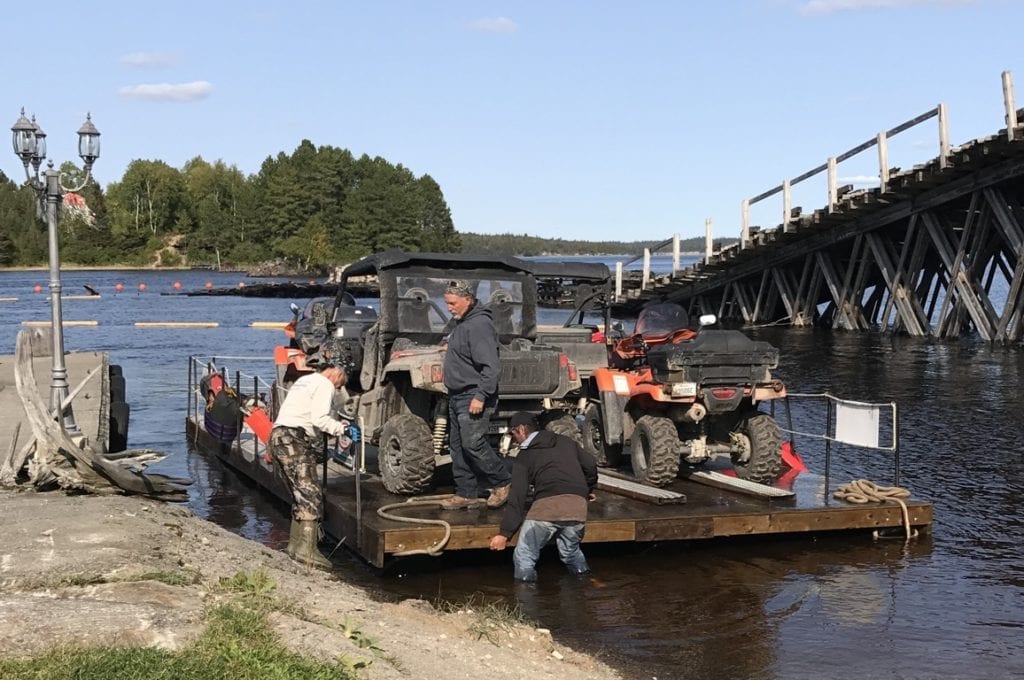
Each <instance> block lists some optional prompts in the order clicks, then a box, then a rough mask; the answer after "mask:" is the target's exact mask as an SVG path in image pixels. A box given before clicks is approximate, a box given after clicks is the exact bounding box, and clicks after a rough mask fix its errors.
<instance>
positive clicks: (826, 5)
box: [800, 0, 976, 15]
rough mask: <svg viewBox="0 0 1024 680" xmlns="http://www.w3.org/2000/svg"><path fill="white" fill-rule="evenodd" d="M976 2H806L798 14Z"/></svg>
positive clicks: (945, 0) (974, 0)
mask: <svg viewBox="0 0 1024 680" xmlns="http://www.w3.org/2000/svg"><path fill="white" fill-rule="evenodd" d="M974 2H976V0H807V2H804V3H803V4H802V5H800V13H801V14H808V15H819V14H835V13H836V12H856V11H858V10H862V9H895V8H898V7H911V6H915V5H916V6H942V7H951V6H953V5H969V4H973V3H974Z"/></svg>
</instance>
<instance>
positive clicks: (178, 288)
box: [174, 281, 181, 290]
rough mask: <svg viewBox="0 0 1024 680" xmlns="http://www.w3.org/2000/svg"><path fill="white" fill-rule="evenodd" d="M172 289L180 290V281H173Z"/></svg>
mask: <svg viewBox="0 0 1024 680" xmlns="http://www.w3.org/2000/svg"><path fill="white" fill-rule="evenodd" d="M174 290H181V281H175V282H174Z"/></svg>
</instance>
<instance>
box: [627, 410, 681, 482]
mask: <svg viewBox="0 0 1024 680" xmlns="http://www.w3.org/2000/svg"><path fill="white" fill-rule="evenodd" d="M629 449H630V456H631V458H632V461H633V476H634V477H636V478H637V481H640V482H644V483H646V484H650V485H652V486H667V485H669V484H671V483H672V482H673V481H675V478H676V476H677V475H678V474H679V433H678V432H677V431H676V426H675V424H674V423H673V422H672V421H671V420H669V419H668V418H666V417H664V416H643V417H641V418H640V420H638V421H636V428H635V429H634V430H633V438H632V439H631V440H630V443H629Z"/></svg>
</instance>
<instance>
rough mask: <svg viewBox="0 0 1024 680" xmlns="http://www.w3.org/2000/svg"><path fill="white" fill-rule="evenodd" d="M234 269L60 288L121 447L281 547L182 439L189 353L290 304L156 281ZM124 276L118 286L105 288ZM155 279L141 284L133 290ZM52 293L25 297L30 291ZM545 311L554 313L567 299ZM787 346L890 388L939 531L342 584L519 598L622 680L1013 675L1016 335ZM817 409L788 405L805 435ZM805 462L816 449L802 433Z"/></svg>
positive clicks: (856, 460) (807, 361)
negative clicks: (114, 409) (194, 293)
mask: <svg viewBox="0 0 1024 680" xmlns="http://www.w3.org/2000/svg"><path fill="white" fill-rule="evenodd" d="M242 278H243V277H241V276H240V275H237V274H210V273H206V272H168V273H153V272H148V271H147V272H66V273H65V274H64V276H63V280H64V286H65V291H64V292H65V293H66V294H73V293H79V292H84V290H83V288H82V286H83V285H84V284H89V285H92V286H95V287H96V288H98V289H99V290H100V291H101V292H102V293H103V296H102V298H101V299H99V300H67V301H65V303H64V315H65V318H66V319H97V320H99V321H100V325H99V326H97V327H92V328H82V327H79V328H75V327H72V328H68V329H67V330H66V345H67V349H68V350H69V351H73V350H92V349H97V350H107V351H109V352H110V355H111V361H112V362H113V363H119V364H121V365H122V366H123V367H124V372H125V375H126V377H127V380H128V401H129V402H130V403H131V406H132V413H131V431H130V445H131V446H133V447H151V448H156V449H161V450H164V451H166V452H168V453H170V454H171V455H170V457H169V458H168V460H167V461H165V462H164V463H162V464H161V469H163V470H166V471H168V472H172V473H177V474H180V473H187V474H188V475H189V476H191V477H192V478H193V479H194V480H195V484H194V485H193V487H192V488H191V491H190V501H189V505H190V506H191V507H192V508H193V509H194V510H195V511H196V512H197V513H198V514H200V515H202V516H205V517H208V518H210V519H213V520H215V521H217V522H219V523H220V524H222V525H224V526H226V527H228V528H230V529H231V530H233V531H237V532H239V533H241V534H243V535H245V536H248V537H251V538H254V539H257V540H260V541H263V542H265V543H267V544H269V545H272V546H275V547H280V546H281V545H283V543H284V542H285V541H286V540H287V536H286V530H287V527H286V524H285V523H286V519H285V515H284V512H283V510H282V508H281V507H280V506H279V505H278V504H276V503H273V502H270V501H268V500H267V499H266V498H265V497H264V496H263V495H262V494H260V493H259V492H258V491H256V490H254V489H251V488H249V487H247V486H246V485H245V484H243V483H241V482H240V481H239V480H238V479H237V478H236V477H235V476H234V475H233V474H231V473H229V472H226V471H224V470H222V469H220V468H218V467H216V466H211V465H210V464H209V463H208V461H206V460H205V459H203V458H202V457H200V456H198V455H194V454H192V453H190V452H189V450H188V446H187V442H186V441H185V436H184V426H183V422H184V419H185V414H186V396H185V392H186V366H187V357H188V355H189V354H197V355H204V356H209V355H211V354H212V355H218V356H224V355H247V356H248V355H266V356H269V354H270V352H271V351H272V349H273V347H274V345H275V344H277V343H278V342H279V340H280V338H281V337H282V336H281V334H280V331H276V330H257V329H251V328H249V327H248V324H249V322H251V321H253V320H284V319H286V318H288V315H289V312H288V302H289V301H288V300H262V299H247V298H233V297H217V298H201V297H199V298H197V297H192V298H189V297H171V296H162V295H160V294H159V293H161V292H171V291H172V290H173V288H172V284H173V282H174V281H180V282H181V283H182V284H183V287H184V288H185V289H198V288H201V287H202V286H203V284H204V283H205V282H206V281H211V282H213V283H214V285H217V286H233V285H236V284H237V283H238V281H239V280H242ZM117 282H121V283H123V284H124V286H125V290H126V291H127V292H124V293H121V294H114V292H113V291H114V284H115V283H117ZM142 282H145V283H146V284H147V290H146V291H145V292H144V293H139V292H137V287H138V284H139V283H142ZM37 283H38V284H41V285H43V288H44V292H43V293H42V294H33V293H32V287H33V286H34V285H35V284H37ZM46 283H47V275H46V273H45V272H27V273H26V272H18V273H14V272H9V273H0V297H12V296H16V297H18V298H19V300H18V301H17V302H0V346H2V347H5V348H7V349H6V350H3V351H4V352H8V353H12V352H13V347H14V337H15V334H16V333H17V331H18V329H19V328H20V325H19V324H20V322H21V321H22V320H24V319H38V320H46V319H48V318H49V305H48V302H47V297H48V294H47V291H46ZM545 315H546V316H547V315H550V316H549V317H548V318H545V319H544V321H545V322H554V321H556V320H557V319H558V318H560V314H559V313H557V312H545ZM145 320H189V321H211V320H215V321H219V322H220V323H221V327H220V328H216V329H182V330H178V329H140V328H135V327H133V326H132V324H133V323H134V322H135V321H145ZM751 334H752V335H754V336H756V337H757V338H759V339H763V340H768V341H770V342H772V343H773V344H775V345H777V346H778V347H780V348H781V349H782V361H781V366H780V370H779V371H778V374H779V376H780V377H782V378H783V379H784V380H785V381H786V382H787V384H788V385H789V387H790V389H791V390H792V391H796V392H820V391H824V390H829V391H831V392H833V393H834V394H837V395H840V396H843V397H847V398H851V399H859V400H864V401H882V402H887V401H890V400H895V401H896V402H897V403H898V404H899V406H900V409H901V411H900V414H901V419H902V438H901V443H902V450H901V454H902V462H903V483H904V485H905V486H908V487H910V488H911V489H912V490H913V491H914V492H915V495H918V496H922V497H925V498H928V499H931V500H933V501H934V503H935V518H936V519H935V526H934V534H933V536H932V537H931V538H928V539H925V540H918V541H915V542H912V543H911V544H909V545H908V546H905V545H904V544H903V542H902V541H882V542H878V543H875V542H873V541H872V540H871V539H870V538H869V537H861V536H855V537H830V538H825V539H807V538H799V539H780V538H775V539H768V540H765V539H757V540H743V541H739V542H696V543H692V544H684V545H680V544H657V545H640V546H629V547H627V548H625V549H621V548H616V549H614V550H613V549H611V548H609V547H607V546H595V547H591V548H590V549H589V550H588V555H589V557H590V561H591V566H592V567H593V569H594V573H595V577H596V578H595V581H594V582H592V583H578V582H576V581H573V580H569V579H566V578H565V577H563V576H562V574H561V568H560V565H559V564H558V562H557V559H555V558H553V556H549V558H548V559H546V560H545V561H544V562H543V563H542V565H541V581H540V584H539V585H538V586H537V587H536V588H535V589H517V588H516V587H514V586H513V584H512V582H511V565H510V564H509V555H508V554H507V553H506V554H503V555H490V554H485V555H480V556H473V557H467V556H457V557H453V558H445V559H444V561H417V562H405V563H399V564H397V565H395V566H393V567H392V568H390V569H389V570H388V571H387V572H386V573H383V574H378V573H375V572H374V571H373V570H371V569H369V568H367V567H365V566H363V565H362V564H361V563H360V562H359V561H357V560H355V559H354V558H349V559H348V560H347V561H346V563H345V564H343V565H342V567H341V572H340V573H341V575H342V578H346V579H349V580H352V581H355V582H358V583H361V584H363V585H366V586H368V587H370V588H371V589H373V590H374V591H375V592H377V593H379V594H380V595H381V596H382V597H395V596H402V597H410V596H415V597H421V598H424V599H428V600H436V599H438V598H442V599H453V600H460V599H464V598H466V597H468V596H470V595H472V594H474V593H481V594H483V596H485V597H487V598H493V599H500V600H506V601H508V602H518V603H520V604H521V606H522V607H523V609H524V610H525V612H526V614H527V615H528V616H529V617H530V618H532V619H534V620H536V621H539V622H540V623H541V624H542V625H544V626H546V627H548V628H551V629H552V631H553V633H554V634H555V636H556V637H557V638H558V639H559V640H561V641H563V642H566V643H568V644H572V645H574V646H577V647H580V648H583V649H586V650H588V651H591V652H593V653H596V654H598V655H600V656H602V657H604V658H606V659H607V660H608V661H609V662H611V663H612V664H614V665H616V666H617V667H619V668H621V669H622V671H623V673H624V675H625V676H626V677H637V678H651V677H657V678H661V679H665V678H695V679H703V678H709V679H710V678H714V679H715V680H722V679H723V678H821V677H854V676H856V677H865V678H939V677H942V678H1006V677H1024V557H1022V550H1021V541H1022V536H1024V531H1022V530H1024V515H1022V513H1021V510H1020V507H1019V505H1020V503H1021V502H1022V501H1024V453H1022V452H1024V447H1022V445H1021V441H1022V440H1024V419H1021V418H1020V413H1022V412H1024V397H1022V395H1021V390H1022V381H1021V375H1022V368H1024V352H1022V351H1021V348H1020V347H1013V348H1009V349H1005V348H997V349H992V348H989V347H987V346H985V345H983V344H980V343H972V342H971V341H961V342H956V343H941V344H939V343H930V342H925V341H917V340H911V339H906V338H895V339H893V338H886V337H880V336H877V335H872V334H847V333H828V332H821V331H812V330H788V329H781V328H765V329H759V330H756V331H751ZM819 416H820V414H819V412H818V410H817V408H816V407H815V408H812V407H810V406H809V405H800V406H799V407H798V408H797V409H796V413H795V418H796V421H797V425H798V427H797V429H813V423H814V422H815V420H816V419H818V418H819ZM798 446H799V447H800V449H801V451H802V453H803V454H804V456H805V458H806V459H807V460H808V463H809V464H810V466H811V467H812V469H817V470H820V469H821V468H822V466H823V457H822V452H821V449H820V447H818V446H815V445H813V443H811V442H809V441H807V442H799V441H798ZM835 453H836V456H835V458H834V459H833V478H834V479H835V480H837V481H840V482H842V481H846V480H848V479H852V478H855V477H869V478H871V479H875V480H877V481H879V482H881V483H888V481H889V476H888V475H889V470H890V462H891V458H890V457H889V454H881V453H877V452H870V451H869V452H865V451H863V450H856V449H840V450H837V451H836V452H835Z"/></svg>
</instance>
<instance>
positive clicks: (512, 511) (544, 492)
mask: <svg viewBox="0 0 1024 680" xmlns="http://www.w3.org/2000/svg"><path fill="white" fill-rule="evenodd" d="M509 424H510V427H511V433H512V438H513V439H514V440H515V442H516V443H517V444H519V455H518V456H517V457H516V459H515V462H514V463H513V464H512V488H511V490H510V491H509V495H508V505H506V506H505V513H504V515H503V516H502V518H501V527H500V530H499V533H498V534H497V535H496V536H494V537H492V538H491V550H504V549H505V547H506V546H507V545H508V540H509V539H510V538H511V537H512V534H514V533H515V532H516V529H519V541H518V543H516V548H515V552H514V553H513V555H512V562H513V564H514V566H515V573H514V576H515V579H516V580H517V581H536V580H537V571H536V565H537V559H538V558H539V557H540V551H541V549H542V548H543V547H544V546H545V545H547V544H548V543H549V542H550V541H551V539H552V538H554V539H555V541H556V542H557V544H558V555H559V557H561V559H562V562H563V563H565V566H566V568H567V569H569V571H571V572H572V573H574V574H577V575H579V574H585V573H587V572H588V571H590V567H589V566H587V559H586V558H585V557H584V556H583V551H582V550H580V541H582V540H583V531H584V526H585V522H586V520H587V502H588V501H593V500H594V499H595V496H594V488H595V487H596V486H597V464H596V462H595V461H594V457H593V456H591V455H590V454H589V453H587V452H586V451H584V450H583V449H581V448H580V447H579V446H578V445H577V444H576V442H574V441H573V440H572V439H569V438H568V437H565V436H562V435H560V434H555V433H554V432H550V431H548V430H538V425H537V419H536V417H535V416H533V414H530V413H525V412H519V413H516V414H515V415H513V416H512V419H511V421H510V423H509ZM531 485H532V486H533V497H534V501H533V504H532V505H531V506H530V508H529V512H527V508H526V496H527V492H528V490H529V487H530V486H531ZM520 525H521V528H520Z"/></svg>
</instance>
